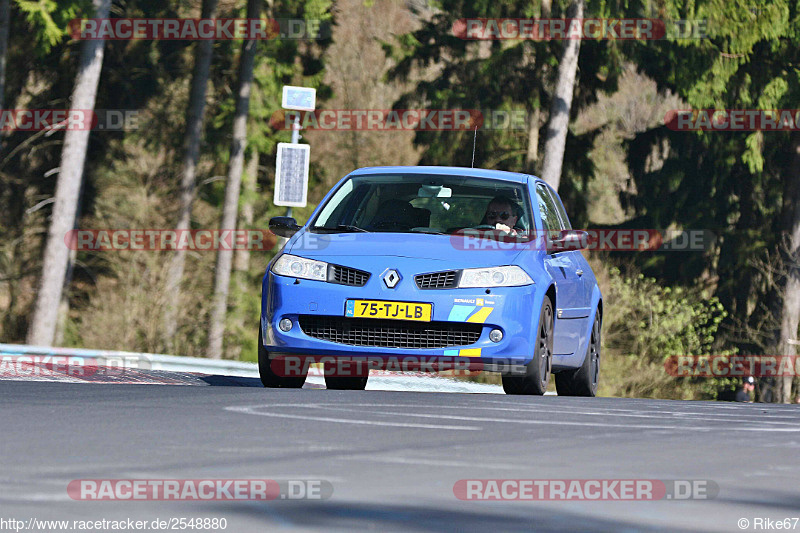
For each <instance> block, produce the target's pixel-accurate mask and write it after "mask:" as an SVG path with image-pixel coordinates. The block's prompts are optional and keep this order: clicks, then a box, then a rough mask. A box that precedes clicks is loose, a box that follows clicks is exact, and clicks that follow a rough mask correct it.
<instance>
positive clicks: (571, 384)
mask: <svg viewBox="0 0 800 533" xmlns="http://www.w3.org/2000/svg"><path fill="white" fill-rule="evenodd" d="M602 325H603V321H602V319H601V318H600V313H599V310H598V312H597V313H595V316H594V323H593V324H592V333H591V336H590V338H589V345H588V346H587V347H586V357H584V358H583V364H582V365H581V367H580V368H576V369H575V370H565V371H563V372H559V373H558V374H556V392H557V393H558V395H559V396H590V397H593V396H596V395H597V381H598V379H599V377H600V330H601V326H602Z"/></svg>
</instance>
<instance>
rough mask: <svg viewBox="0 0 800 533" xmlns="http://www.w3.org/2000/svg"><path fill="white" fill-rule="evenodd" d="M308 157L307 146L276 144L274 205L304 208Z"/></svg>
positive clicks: (308, 149)
mask: <svg viewBox="0 0 800 533" xmlns="http://www.w3.org/2000/svg"><path fill="white" fill-rule="evenodd" d="M310 155H311V147H310V146H309V145H307V144H294V143H278V160H277V162H276V164H275V199H274V203H275V205H283V206H287V207H305V206H306V203H307V199H308V163H309V159H310Z"/></svg>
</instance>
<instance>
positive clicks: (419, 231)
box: [409, 230, 447, 235]
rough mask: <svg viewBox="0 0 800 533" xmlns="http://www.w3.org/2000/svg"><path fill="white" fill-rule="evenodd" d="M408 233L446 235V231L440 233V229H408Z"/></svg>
mask: <svg viewBox="0 0 800 533" xmlns="http://www.w3.org/2000/svg"><path fill="white" fill-rule="evenodd" d="M409 233H427V234H428V235H447V233H442V232H441V231H436V230H416V231H409Z"/></svg>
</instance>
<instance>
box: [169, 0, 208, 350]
mask: <svg viewBox="0 0 800 533" xmlns="http://www.w3.org/2000/svg"><path fill="white" fill-rule="evenodd" d="M216 11H217V0H203V11H202V17H203V18H214V17H215V16H216ZM213 53H214V41H213V40H211V39H209V40H205V41H200V42H199V43H197V48H196V49H195V57H194V72H193V73H192V87H191V93H190V95H189V107H188V110H187V115H186V136H185V138H184V146H183V149H184V151H183V162H182V171H181V188H180V198H179V201H180V209H179V212H178V223H177V224H176V226H175V229H176V230H178V232H181V231H185V230H188V229H189V227H190V223H191V218H192V203H193V202H194V188H195V176H196V173H197V161H198V160H199V159H200V139H201V137H202V133H203V116H204V115H205V111H206V91H207V88H208V78H209V73H210V70H211V58H212V56H213ZM185 265H186V251H185V250H175V251H174V252H173V256H172V261H171V262H170V266H169V270H168V272H167V280H166V291H167V294H169V295H171V303H170V305H169V306H168V307H167V310H166V313H165V317H164V337H165V340H166V344H167V348H168V349H171V348H173V347H174V345H175V343H174V338H175V332H176V331H177V329H178V322H177V312H178V308H179V307H180V303H179V300H180V283H181V280H182V279H183V269H184V267H185Z"/></svg>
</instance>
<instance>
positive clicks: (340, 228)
mask: <svg viewBox="0 0 800 533" xmlns="http://www.w3.org/2000/svg"><path fill="white" fill-rule="evenodd" d="M312 229H313V230H315V231H320V230H322V231H329V232H331V233H334V232H346V231H350V232H362V233H371V232H370V231H369V230H366V229H364V228H359V227H358V226H351V225H349V224H339V225H338V226H336V227H335V228H327V227H325V226H314V227H313V228H312Z"/></svg>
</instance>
